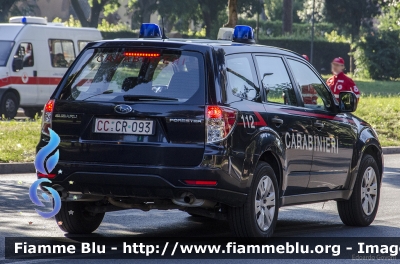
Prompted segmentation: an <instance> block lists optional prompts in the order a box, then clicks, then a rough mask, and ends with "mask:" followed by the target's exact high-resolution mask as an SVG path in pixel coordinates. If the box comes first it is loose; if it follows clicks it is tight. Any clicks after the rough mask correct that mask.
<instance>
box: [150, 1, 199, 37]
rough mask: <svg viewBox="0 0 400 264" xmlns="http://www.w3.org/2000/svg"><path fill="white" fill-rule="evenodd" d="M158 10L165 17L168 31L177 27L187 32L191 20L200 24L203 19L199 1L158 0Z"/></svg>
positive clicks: (180, 30)
mask: <svg viewBox="0 0 400 264" xmlns="http://www.w3.org/2000/svg"><path fill="white" fill-rule="evenodd" d="M157 11H158V13H159V14H160V16H161V17H162V18H163V19H164V26H165V29H166V31H167V32H170V31H171V30H172V28H175V30H178V31H179V32H185V33H186V32H188V31H189V25H190V23H191V22H193V24H194V25H198V24H199V22H200V20H201V19H202V16H201V13H200V8H199V4H198V3H197V1H195V2H194V3H193V1H192V0H158V1H157ZM194 33H196V32H193V34H194Z"/></svg>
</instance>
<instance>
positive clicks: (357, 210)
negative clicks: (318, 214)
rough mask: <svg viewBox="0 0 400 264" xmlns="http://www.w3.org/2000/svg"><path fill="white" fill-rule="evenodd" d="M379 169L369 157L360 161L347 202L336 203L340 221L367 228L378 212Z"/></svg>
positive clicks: (366, 156)
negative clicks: (351, 192)
mask: <svg viewBox="0 0 400 264" xmlns="http://www.w3.org/2000/svg"><path fill="white" fill-rule="evenodd" d="M380 180H381V179H380V177H379V169H378V165H377V164H376V161H375V159H374V158H373V157H372V156H371V155H365V156H364V157H363V159H362V160H361V164H360V168H359V170H358V175H357V180H356V182H355V184H354V189H353V194H352V195H351V197H350V199H349V200H347V201H338V202H337V208H338V212H339V216H340V219H341V220H342V222H343V223H344V224H345V225H348V226H369V225H370V224H371V223H372V222H373V221H374V219H375V216H376V213H377V212H378V206H379V197H380Z"/></svg>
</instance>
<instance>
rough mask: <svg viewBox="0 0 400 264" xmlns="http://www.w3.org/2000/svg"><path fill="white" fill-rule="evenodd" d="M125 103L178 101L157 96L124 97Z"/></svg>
mask: <svg viewBox="0 0 400 264" xmlns="http://www.w3.org/2000/svg"><path fill="white" fill-rule="evenodd" d="M124 100H125V101H178V99H176V98H172V97H163V96H155V95H124Z"/></svg>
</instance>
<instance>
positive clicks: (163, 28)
mask: <svg viewBox="0 0 400 264" xmlns="http://www.w3.org/2000/svg"><path fill="white" fill-rule="evenodd" d="M161 25H162V36H161V38H162V39H168V38H167V36H166V35H165V27H164V17H161Z"/></svg>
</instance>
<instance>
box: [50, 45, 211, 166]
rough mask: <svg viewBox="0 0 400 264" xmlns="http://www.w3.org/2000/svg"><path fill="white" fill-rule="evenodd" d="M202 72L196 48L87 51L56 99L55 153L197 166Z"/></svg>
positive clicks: (201, 123) (132, 162) (201, 144)
mask: <svg viewBox="0 0 400 264" xmlns="http://www.w3.org/2000/svg"><path fill="white" fill-rule="evenodd" d="M204 72H205V71H204V58H203V55H202V54H201V53H198V52H190V51H173V50H166V49H163V50H161V49H151V50H149V49H146V50H143V49H128V48H116V49H114V48H96V49H89V50H86V51H85V53H84V54H83V56H82V57H81V59H80V61H79V62H78V63H77V64H76V65H75V66H74V68H73V69H72V72H71V74H70V77H69V78H68V80H67V82H66V85H65V87H64V88H63V90H62V92H61V94H60V96H59V99H58V100H57V101H56V104H55V113H54V120H53V128H54V130H55V131H56V132H57V133H58V134H59V135H60V137H61V139H62V141H63V143H62V144H61V145H60V146H61V147H60V159H61V160H68V161H83V162H100V163H109V164H129V165H135V164H138V165H150V166H197V165H199V164H200V163H201V161H202V158H203V153H204V144H205V127H204V102H205V89H204V87H205V77H204V76H205V74H204Z"/></svg>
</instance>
